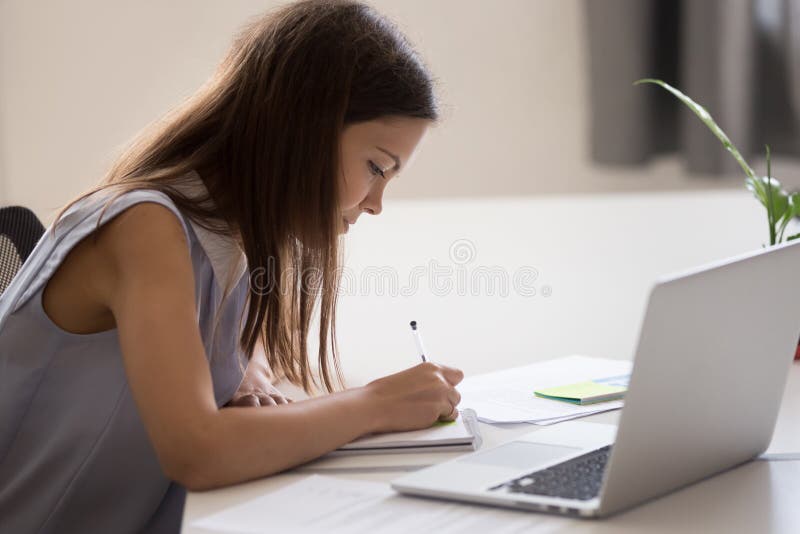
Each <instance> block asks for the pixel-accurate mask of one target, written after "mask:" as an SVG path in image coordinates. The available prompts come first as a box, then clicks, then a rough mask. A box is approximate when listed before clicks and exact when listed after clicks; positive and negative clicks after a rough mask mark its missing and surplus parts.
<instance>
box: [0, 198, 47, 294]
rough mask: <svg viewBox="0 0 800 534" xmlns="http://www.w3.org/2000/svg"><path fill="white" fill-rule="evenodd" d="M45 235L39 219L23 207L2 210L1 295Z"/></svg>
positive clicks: (0, 209) (0, 230)
mask: <svg viewBox="0 0 800 534" xmlns="http://www.w3.org/2000/svg"><path fill="white" fill-rule="evenodd" d="M43 234H44V226H43V225H42V223H41V222H40V221H39V218H38V217H36V215H35V214H34V213H33V212H32V211H31V210H29V209H28V208H23V207H21V206H9V207H6V208H0V294H2V293H3V291H5V289H6V288H7V287H8V285H9V284H10V283H11V279H12V278H14V275H15V274H17V271H19V269H20V267H22V264H23V263H25V260H26V259H28V256H29V255H30V253H31V251H33V247H35V246H36V243H37V242H38V241H39V238H41V237H42V235H43Z"/></svg>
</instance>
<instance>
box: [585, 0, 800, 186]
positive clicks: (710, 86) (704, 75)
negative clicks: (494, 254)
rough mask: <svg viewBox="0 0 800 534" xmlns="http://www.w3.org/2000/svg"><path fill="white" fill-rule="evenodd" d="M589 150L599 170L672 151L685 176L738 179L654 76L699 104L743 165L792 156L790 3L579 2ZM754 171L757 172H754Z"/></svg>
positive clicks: (798, 80)
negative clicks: (768, 154)
mask: <svg viewBox="0 0 800 534" xmlns="http://www.w3.org/2000/svg"><path fill="white" fill-rule="evenodd" d="M584 7H585V10H586V15H587V22H588V37H589V39H588V44H589V61H590V65H589V73H590V104H591V147H592V157H593V159H594V160H595V161H597V162H599V163H608V164H638V163H643V162H646V161H647V160H648V159H649V158H650V157H652V156H654V155H658V154H663V153H679V154H680V155H681V156H682V157H683V158H684V160H685V162H686V167H687V169H688V170H689V172H694V173H711V174H721V173H728V172H739V167H738V166H737V164H736V162H735V161H734V160H733V158H731V157H730V155H729V154H727V153H726V151H725V150H724V149H723V148H722V146H721V145H720V143H719V141H718V140H717V139H716V137H714V136H713V135H712V134H711V132H709V131H708V129H707V128H706V127H705V125H704V124H702V123H701V122H700V121H699V120H698V119H697V117H695V116H694V115H693V114H692V113H691V112H690V111H689V110H688V109H685V108H684V107H683V105H682V104H680V103H679V102H678V101H677V100H676V99H675V98H674V97H672V95H669V94H668V93H666V91H664V90H663V89H661V88H659V87H656V86H652V85H651V86H647V85H645V86H641V85H640V86H633V85H631V84H632V82H633V81H634V80H637V79H639V78H645V77H647V78H660V79H662V80H664V81H665V82H667V83H670V84H671V85H674V86H676V87H677V88H678V89H680V90H682V91H683V92H684V93H686V94H687V95H689V96H690V97H691V98H693V99H694V100H695V101H697V102H699V103H700V104H702V105H704V106H705V107H706V109H707V110H708V111H709V113H711V115H712V116H713V117H714V119H715V120H716V121H717V124H719V125H720V126H721V127H722V129H723V130H725V132H726V133H727V134H728V136H729V137H730V138H731V140H732V141H733V143H734V144H735V145H736V146H737V147H738V148H739V150H740V151H742V153H743V155H744V156H745V158H746V159H748V157H749V156H752V155H753V154H754V153H758V154H759V155H763V153H764V144H769V145H770V146H771V148H772V150H773V153H776V154H778V155H789V156H797V155H800V124H798V122H799V121H798V117H800V0H585V5H584ZM762 172H763V170H762Z"/></svg>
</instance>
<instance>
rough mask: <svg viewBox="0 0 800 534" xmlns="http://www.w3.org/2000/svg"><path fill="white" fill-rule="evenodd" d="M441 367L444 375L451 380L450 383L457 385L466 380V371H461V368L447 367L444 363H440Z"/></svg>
mask: <svg viewBox="0 0 800 534" xmlns="http://www.w3.org/2000/svg"><path fill="white" fill-rule="evenodd" d="M439 367H440V368H441V373H442V376H444V378H445V380H447V381H448V382H450V384H452V385H454V386H455V385H457V384H458V383H459V382H461V381H462V380H464V373H463V372H461V370H460V369H455V368H453V367H445V366H444V365H440V366H439Z"/></svg>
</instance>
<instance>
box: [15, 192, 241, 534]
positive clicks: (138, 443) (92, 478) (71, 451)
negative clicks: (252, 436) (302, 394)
mask: <svg viewBox="0 0 800 534" xmlns="http://www.w3.org/2000/svg"><path fill="white" fill-rule="evenodd" d="M196 182H197V184H196V187H199V188H202V187H203V186H202V182H201V181H200V180H199V179H198V180H197V181H196ZM107 198H108V196H107V193H106V194H105V195H104V194H103V193H99V194H95V195H93V196H92V197H89V198H88V199H85V200H83V201H81V202H80V203H78V204H76V205H75V206H73V207H72V208H71V209H70V210H69V212H67V213H66V214H65V216H64V217H63V218H62V219H61V221H60V222H59V223H58V226H57V228H56V230H55V234H53V233H52V232H51V229H48V231H47V233H46V234H45V235H44V237H43V238H42V239H41V241H40V242H39V244H38V245H37V246H36V249H35V250H34V251H33V253H32V254H31V257H30V258H29V259H28V260H27V261H26V262H25V264H24V265H23V267H22V269H21V270H20V272H19V273H18V274H17V276H16V277H15V278H14V280H13V282H12V283H11V285H10V286H9V287H8V288H7V290H6V291H5V292H4V293H3V294H2V295H1V296H0V532H9V533H10V532H13V533H15V534H22V533H27V532H42V533H62V532H81V533H93V532H102V533H110V532H114V533H123V532H178V531H179V529H180V523H181V518H182V515H183V503H184V500H185V491H184V489H183V488H181V487H180V486H179V485H178V484H176V483H174V482H171V481H170V480H168V479H167V478H166V477H165V476H164V474H163V472H162V470H161V467H160V466H159V463H158V460H157V458H156V455H155V451H154V449H153V447H152V445H151V443H150V441H149V438H148V436H147V433H146V431H145V429H144V426H143V424H142V421H141V419H140V417H139V413H138V411H137V408H136V405H135V403H134V401H133V398H132V396H131V392H130V390H129V387H128V383H127V379H126V376H125V371H124V368H123V363H122V354H121V351H120V346H119V341H118V337H117V331H116V329H114V330H108V331H105V332H100V333H96V334H89V335H78V334H72V333H69V332H65V331H64V330H62V329H60V328H59V327H58V326H56V325H55V324H54V323H53V322H52V321H51V320H50V319H49V317H48V316H47V315H46V314H45V312H44V309H43V308H42V291H43V288H44V286H45V284H46V282H47V281H48V280H49V279H50V277H51V276H52V275H53V274H54V272H55V271H56V269H57V268H58V266H59V265H60V264H61V262H62V261H63V259H64V258H65V257H66V255H67V254H68V253H69V251H70V250H71V249H72V248H73V247H74V246H75V245H76V244H77V243H78V242H79V241H81V239H83V238H84V237H86V236H88V235H89V234H91V233H92V232H93V231H94V230H95V229H96V226H97V222H98V219H99V218H100V214H101V211H102V209H103V207H104V205H105V204H106V202H105V201H106V200H107ZM141 202H155V203H157V204H161V205H163V206H165V207H167V208H169V209H170V210H171V211H172V212H173V213H175V214H176V215H177V216H178V219H179V220H180V221H181V223H182V224H183V228H184V231H185V232H186V238H187V241H188V243H189V248H190V253H191V258H192V263H193V266H194V277H195V294H196V305H197V314H198V317H197V320H198V323H199V326H200V332H201V334H202V339H203V343H204V346H205V349H206V355H207V358H208V362H209V366H210V369H211V375H212V377H213V384H214V396H215V398H216V402H217V405H218V406H222V405H223V404H225V403H226V402H227V401H228V400H230V398H231V397H232V396H233V394H234V392H235V391H236V389H237V387H238V386H239V384H240V382H241V379H242V371H243V369H244V367H245V366H246V364H247V358H246V356H245V355H244V354H243V352H242V351H241V350H240V349H239V348H238V340H239V334H240V326H241V323H240V321H241V319H242V317H243V313H244V311H245V304H246V300H247V291H248V283H247V282H248V277H247V276H243V275H244V272H245V271H246V265H245V264H243V259H244V258H243V255H242V254H241V251H240V249H239V248H238V247H237V246H236V245H235V243H234V242H233V241H232V240H230V239H228V238H224V237H221V236H219V235H216V234H212V233H211V232H208V231H207V230H205V229H203V228H201V227H199V226H195V225H194V224H192V223H191V222H190V221H189V219H188V218H185V217H183V216H182V215H181V213H180V212H179V210H178V209H177V208H176V207H175V205H174V204H173V203H172V201H171V200H170V199H169V198H168V197H167V196H166V195H164V194H162V193H159V192H154V191H146V190H137V191H133V192H129V193H126V194H124V195H122V196H120V197H119V198H117V199H116V200H115V201H114V202H113V203H112V204H111V205H110V207H109V208H108V209H107V210H106V212H105V214H103V215H102V221H101V223H105V222H107V221H108V220H110V219H111V218H113V217H114V216H116V215H118V214H119V213H121V212H122V211H123V210H125V209H126V208H129V207H131V206H133V205H134V204H138V203H141ZM174 393H175V395H180V394H181V392H180V391H175V392H174Z"/></svg>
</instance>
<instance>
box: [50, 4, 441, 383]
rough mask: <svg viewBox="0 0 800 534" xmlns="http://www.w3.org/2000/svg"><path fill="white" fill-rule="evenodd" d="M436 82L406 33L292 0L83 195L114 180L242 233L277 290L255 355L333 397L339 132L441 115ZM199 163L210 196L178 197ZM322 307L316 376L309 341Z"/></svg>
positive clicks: (351, 7) (255, 265)
mask: <svg viewBox="0 0 800 534" xmlns="http://www.w3.org/2000/svg"><path fill="white" fill-rule="evenodd" d="M432 86H433V83H432V80H431V76H430V75H429V73H428V71H427V69H426V68H425V66H424V65H423V63H422V62H421V60H420V59H419V57H418V55H417V54H416V53H415V52H414V50H413V49H412V47H411V46H410V45H409V43H408V41H407V40H406V38H405V37H404V36H403V34H402V33H401V32H400V31H399V30H398V29H397V27H396V26H395V25H394V24H392V23H391V22H390V21H389V20H387V19H386V18H385V17H383V16H382V15H380V14H379V13H378V12H376V11H375V10H374V9H373V8H371V7H369V6H366V5H364V4H361V3H358V2H353V1H347V0H307V1H303V2H298V3H294V4H290V5H287V6H285V7H282V8H279V9H277V10H275V11H272V12H269V13H267V14H266V15H264V16H263V17H261V18H259V19H258V20H256V21H255V22H254V23H252V24H251V25H250V26H248V27H247V28H246V29H245V30H244V31H243V32H242V33H241V34H240V35H239V37H238V38H237V39H236V40H235V42H234V44H233V46H232V47H231V49H230V51H229V53H228V55H227V57H226V58H225V59H224V61H223V62H222V63H221V64H220V66H219V68H218V69H217V72H216V73H215V74H214V76H213V77H212V78H211V79H210V80H209V81H208V82H207V83H206V84H205V85H204V86H203V87H202V88H200V90H199V91H198V92H197V93H195V94H194V95H193V96H192V97H190V98H189V99H188V100H187V101H186V102H185V103H184V104H183V105H181V106H180V107H178V108H177V109H175V110H174V111H173V112H171V113H170V114H168V115H167V116H166V117H164V118H163V119H162V120H160V121H158V122H156V123H155V124H153V125H151V126H150V127H149V128H148V129H146V130H145V131H144V133H142V134H141V135H139V137H138V138H137V139H136V140H135V141H134V143H133V145H132V146H131V147H130V148H129V149H127V150H126V151H125V152H124V153H123V154H122V156H121V157H120V158H119V159H118V160H117V161H116V163H115V164H114V165H113V167H112V168H111V169H110V171H109V172H108V174H107V175H106V177H105V179H104V180H103V182H101V184H100V185H99V186H98V187H97V188H95V189H93V190H92V191H89V192H88V193H86V194H85V195H83V196H82V197H81V198H83V197H85V196H88V195H90V194H92V193H94V192H95V191H98V190H100V189H105V188H113V189H114V190H115V192H116V193H117V194H121V193H124V192H127V191H131V190H134V189H142V188H146V189H154V190H158V191H162V192H164V193H165V194H167V195H168V196H169V197H170V198H171V199H172V200H173V201H174V202H175V204H176V205H177V206H178V208H179V209H180V210H181V211H182V212H183V213H185V214H186V215H187V216H188V217H190V218H192V220H194V221H195V222H196V223H197V224H201V225H203V226H204V227H206V228H208V229H210V230H212V231H215V232H220V233H221V232H234V233H235V234H236V235H237V236H238V238H239V239H240V240H241V243H242V245H243V249H244V253H245V255H246V257H247V263H248V268H249V270H250V273H251V280H252V279H253V273H259V278H260V279H261V280H267V281H268V284H267V288H268V290H267V291H264V290H263V289H264V286H263V285H262V286H261V287H260V288H259V290H257V291H253V290H251V291H250V296H249V301H248V309H247V313H246V319H245V320H244V324H243V327H242V332H241V338H240V344H241V346H242V349H243V350H245V351H246V353H247V354H252V351H253V349H254V347H255V345H256V342H257V341H258V339H259V337H261V338H262V340H263V341H264V349H265V352H266V355H267V359H268V362H269V364H270V366H271V368H272V369H273V370H274V371H275V372H277V373H279V374H282V375H284V376H286V378H288V379H289V380H290V381H292V382H294V383H295V384H298V385H300V386H302V387H303V388H304V389H305V390H306V391H310V390H312V389H314V387H316V386H319V385H320V380H319V379H321V385H322V386H324V388H325V389H326V390H327V391H332V390H333V389H334V387H335V386H334V381H333V379H332V378H331V367H330V363H329V360H330V361H332V362H333V365H334V368H335V370H336V377H337V379H338V380H337V382H338V384H342V380H341V371H340V369H339V363H338V358H337V356H336V334H335V314H336V300H337V294H338V286H339V272H340V269H339V266H340V263H341V261H340V255H339V253H340V251H339V245H338V229H339V224H340V221H341V217H342V216H341V213H340V212H339V207H338V193H339V192H338V191H337V182H338V181H337V173H338V172H339V147H340V144H339V143H340V134H341V132H342V129H343V128H344V127H345V126H346V125H347V124H351V123H354V122H360V121H368V120H372V119H376V118H379V117H385V116H391V115H395V116H398V115H399V116H406V117H417V118H423V119H429V120H436V118H437V107H436V102H435V98H434V94H433V87H432ZM191 171H196V172H198V173H199V175H200V176H201V177H202V179H203V182H204V183H205V185H206V188H207V189H208V191H209V195H210V197H211V198H210V199H208V198H206V199H198V198H187V197H186V196H184V195H183V194H181V193H180V191H179V189H180V188H179V187H177V186H178V185H179V184H180V183H181V181H182V180H184V179H185V177H186V176H187V174H189V173H190V172H191ZM115 196H116V195H115ZM208 200H211V201H213V203H209V202H208ZM62 213H63V212H62ZM287 273H289V274H288V276H287ZM251 286H252V284H251ZM317 303H319V351H318V376H314V373H312V371H311V368H310V365H309V358H308V354H307V352H308V350H307V337H308V333H309V327H310V322H311V319H312V315H313V312H314V309H315V306H316V304H317ZM329 346H330V350H329Z"/></svg>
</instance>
